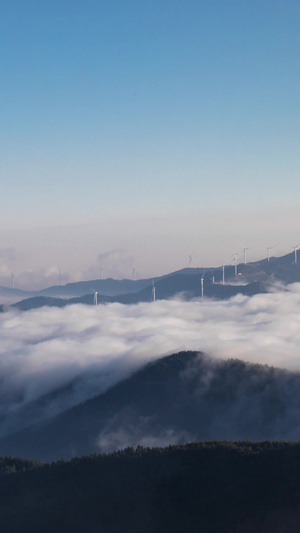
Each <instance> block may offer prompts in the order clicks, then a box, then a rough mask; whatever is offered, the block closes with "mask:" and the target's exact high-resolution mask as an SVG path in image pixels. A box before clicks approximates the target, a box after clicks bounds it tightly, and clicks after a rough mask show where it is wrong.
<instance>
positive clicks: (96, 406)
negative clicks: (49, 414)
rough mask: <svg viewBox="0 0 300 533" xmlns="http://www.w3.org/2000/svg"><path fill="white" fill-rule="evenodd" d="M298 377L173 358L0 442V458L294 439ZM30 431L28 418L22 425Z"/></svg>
mask: <svg viewBox="0 0 300 533" xmlns="http://www.w3.org/2000/svg"><path fill="white" fill-rule="evenodd" d="M299 414H300V375H299V374H298V373H292V372H287V371H285V370H280V369H275V368H272V367H268V366H265V365H258V364H256V365H254V364H250V363H245V362H242V361H239V360H234V359H233V360H228V361H216V360H213V359H210V358H208V357H207V356H205V355H204V354H197V353H196V352H180V353H178V354H174V355H172V356H168V357H165V358H162V359H160V360H158V361H156V362H154V363H151V364H149V365H146V366H145V367H144V368H143V369H142V370H140V371H138V372H136V373H135V374H134V375H132V376H131V377H130V378H128V379H126V380H124V381H122V382H120V383H118V384H117V385H115V386H114V387H112V388H111V389H110V390H108V391H107V392H106V393H104V394H101V395H99V396H96V397H94V398H93V399H91V400H89V401H86V402H85V403H83V404H81V405H78V406H77V407H74V408H72V409H70V410H68V411H66V412H64V413H62V414H60V415H58V416H56V417H54V418H52V419H48V420H44V422H43V423H40V424H36V425H33V426H31V427H28V428H27V429H25V430H23V431H21V432H19V433H15V434H11V435H10V436H8V437H6V438H3V439H2V440H0V454H1V455H14V456H22V457H27V458H32V459H39V460H46V461H50V460H57V459H60V458H71V457H72V456H74V455H83V454H87V453H99V452H101V451H102V452H109V451H112V450H116V449H120V448H123V447H124V446H136V445H138V444H142V445H157V446H158V445H166V444H177V443H184V442H188V441H191V440H212V439H213V440H215V439H218V440H219V439H220V440H224V439H226V440H244V439H251V440H269V439H271V440H282V439H285V440H298V439H299V438H300V422H299V420H300V417H299ZM28 425H29V426H30V419H29V420H28Z"/></svg>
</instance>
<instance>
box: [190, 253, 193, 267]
mask: <svg viewBox="0 0 300 533" xmlns="http://www.w3.org/2000/svg"><path fill="white" fill-rule="evenodd" d="M192 261H193V259H192V256H191V255H189V268H191V264H192Z"/></svg>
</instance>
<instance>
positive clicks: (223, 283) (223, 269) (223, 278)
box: [222, 265, 225, 285]
mask: <svg viewBox="0 0 300 533" xmlns="http://www.w3.org/2000/svg"><path fill="white" fill-rule="evenodd" d="M222 285H225V265H223V266H222Z"/></svg>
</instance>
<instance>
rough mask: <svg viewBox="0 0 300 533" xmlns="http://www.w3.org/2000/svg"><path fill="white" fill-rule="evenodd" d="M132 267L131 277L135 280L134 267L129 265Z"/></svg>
mask: <svg viewBox="0 0 300 533" xmlns="http://www.w3.org/2000/svg"><path fill="white" fill-rule="evenodd" d="M131 268H132V279H133V281H134V280H135V268H133V267H131Z"/></svg>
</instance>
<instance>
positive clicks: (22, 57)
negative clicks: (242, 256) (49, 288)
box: [0, 0, 300, 288]
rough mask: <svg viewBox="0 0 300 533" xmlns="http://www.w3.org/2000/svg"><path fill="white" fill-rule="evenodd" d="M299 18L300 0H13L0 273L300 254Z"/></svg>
mask: <svg viewBox="0 0 300 533" xmlns="http://www.w3.org/2000/svg"><path fill="white" fill-rule="evenodd" d="M299 27H300V3H299V1H298V0H197V1H196V0H185V1H183V0H181V1H178V0H159V1H158V0H151V1H150V0H109V1H102V0H85V1H83V0H80V1H79V0H59V1H58V0H42V1H41V0H26V1H24V0H0V59H1V82H0V83H1V91H0V101H1V131H0V143H1V158H0V172H1V177H0V179H1V182H0V191H1V200H2V202H1V212H0V222H1V227H0V283H1V284H5V280H6V279H9V274H10V272H11V270H14V272H15V273H16V280H17V279H18V277H19V286H20V288H29V285H32V286H33V285H38V284H40V285H43V284H48V282H49V283H50V282H51V283H52V282H54V281H55V276H57V274H56V270H57V268H58V265H59V266H60V268H61V270H62V272H63V274H64V281H68V280H71V279H86V277H89V276H93V275H95V276H96V274H97V272H98V271H99V264H100V263H101V261H102V262H103V261H104V266H105V270H106V272H105V270H104V269H103V274H104V275H105V277H106V276H109V275H114V276H116V277H130V275H131V274H130V269H131V266H132V264H133V265H134V267H135V268H136V272H137V274H138V277H143V276H151V275H158V274H163V273H165V272H166V271H168V270H175V269H177V268H181V267H184V266H187V264H188V255H189V254H192V256H193V263H194V266H200V265H201V266H207V265H212V264H214V265H217V264H222V263H223V262H230V261H231V256H232V252H233V249H234V248H235V249H238V250H239V251H241V247H243V246H251V250H252V251H250V250H249V259H251V253H252V258H253V259H256V258H258V257H263V256H264V255H266V250H265V247H266V246H274V253H275V254H276V255H277V254H279V253H287V252H289V251H290V247H291V246H295V245H296V244H297V243H298V242H299V241H300V225H299V223H298V220H299V217H298V213H299V207H298V203H299V195H300V179H299V178H300V163H299V140H300V135H299V134H300V120H299V118H300V117H299V114H300V111H299V110H300V83H299V82H300V62H299V52H300V32H299ZM105 254H106V255H105ZM99 255H100V257H99V258H98V256H99ZM108 258H109V259H108ZM51 276H52V277H51ZM34 280H35V281H34ZM25 285H27V286H26V287H25Z"/></svg>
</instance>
